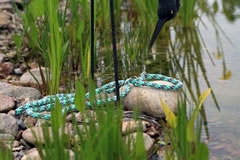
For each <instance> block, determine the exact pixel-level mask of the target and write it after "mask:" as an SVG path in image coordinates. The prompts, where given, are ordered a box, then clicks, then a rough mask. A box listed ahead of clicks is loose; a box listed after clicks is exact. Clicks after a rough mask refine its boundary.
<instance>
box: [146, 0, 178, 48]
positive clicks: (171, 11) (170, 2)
mask: <svg viewBox="0 0 240 160" xmlns="http://www.w3.org/2000/svg"><path fill="white" fill-rule="evenodd" d="M178 10H179V0H158V22H157V25H156V28H155V30H154V33H153V35H152V39H151V42H150V45H149V49H150V48H152V45H153V43H154V41H155V40H156V38H157V36H158V34H159V32H160V31H161V29H162V27H163V25H164V24H165V23H166V22H167V21H169V20H171V19H173V18H174V17H175V16H176V15H177V12H178Z"/></svg>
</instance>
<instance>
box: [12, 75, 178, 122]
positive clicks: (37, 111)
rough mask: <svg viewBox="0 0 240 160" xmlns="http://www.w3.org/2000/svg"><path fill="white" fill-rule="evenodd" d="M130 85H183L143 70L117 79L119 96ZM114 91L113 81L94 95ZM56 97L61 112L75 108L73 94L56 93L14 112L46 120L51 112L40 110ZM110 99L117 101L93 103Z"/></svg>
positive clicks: (50, 105)
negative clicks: (167, 83) (119, 89)
mask: <svg viewBox="0 0 240 160" xmlns="http://www.w3.org/2000/svg"><path fill="white" fill-rule="evenodd" d="M146 80H162V81H166V82H170V83H172V85H164V84H157V83H153V82H151V81H146ZM132 85H134V86H135V87H141V86H148V87H152V88H156V89H162V90H165V91H169V90H178V89H180V88H182V86H183V84H182V82H181V81H179V80H176V79H174V78H172V77H167V76H164V75H161V74H149V73H146V72H143V73H141V75H140V77H134V78H129V79H127V80H119V86H120V87H122V86H124V89H123V90H122V91H121V94H120V97H121V98H123V97H125V96H126V95H127V94H128V93H129V92H130V89H131V86H132ZM114 91H115V82H111V83H108V84H105V85H103V86H102V87H100V88H97V89H96V90H95V92H96V95H97V94H100V93H107V94H110V93H113V92H114ZM56 97H57V98H58V99H59V101H60V104H61V105H62V106H65V107H64V108H63V109H62V113H63V114H64V113H65V112H68V111H69V110H76V106H75V104H74V97H75V94H56V95H51V96H46V97H44V98H42V99H40V100H37V101H34V102H31V103H27V104H25V105H23V106H20V107H19V108H17V109H16V112H15V114H16V115H21V114H23V113H24V112H25V113H26V114H27V115H28V116H31V117H33V118H41V119H45V120H48V119H50V118H51V114H46V113H42V112H44V111H50V110H51V108H52V106H54V104H55V102H56V99H55V98H56ZM85 98H86V105H87V106H88V107H91V103H90V101H89V93H86V95H85ZM112 101H117V97H116V96H113V97H112V98H106V99H104V98H103V99H97V100H96V101H95V102H94V104H93V105H101V104H106V103H109V102H112Z"/></svg>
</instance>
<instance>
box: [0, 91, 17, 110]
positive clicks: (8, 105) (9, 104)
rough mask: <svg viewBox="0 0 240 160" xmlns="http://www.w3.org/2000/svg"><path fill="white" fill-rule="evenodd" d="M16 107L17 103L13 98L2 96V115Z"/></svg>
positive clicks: (0, 96)
mask: <svg viewBox="0 0 240 160" xmlns="http://www.w3.org/2000/svg"><path fill="white" fill-rule="evenodd" d="M14 106H15V102H14V100H13V99H12V98H11V97H8V96H4V95H1V94H0V113H1V112H8V111H10V110H11V109H13V108H14Z"/></svg>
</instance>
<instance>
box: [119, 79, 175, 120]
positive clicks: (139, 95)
mask: <svg viewBox="0 0 240 160" xmlns="http://www.w3.org/2000/svg"><path fill="white" fill-rule="evenodd" d="M151 82H153V83H158V84H165V85H172V83H170V82H165V81H151ZM123 89H124V87H122V88H121V89H120V91H122V90H123ZM178 96H179V91H164V90H161V89H155V88H151V87H147V86H144V87H135V86H132V87H131V90H130V92H129V93H128V95H127V96H126V97H124V99H123V105H124V107H125V108H126V109H128V110H133V108H134V107H136V108H137V109H138V110H139V111H141V112H144V113H147V114H148V115H152V116H154V117H158V118H164V117H165V114H164V112H163V108H162V105H161V102H160V97H161V98H162V99H163V101H164V102H165V103H166V104H167V106H168V107H169V109H171V111H172V112H173V113H177V100H178Z"/></svg>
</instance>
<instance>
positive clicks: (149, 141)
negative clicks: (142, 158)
mask: <svg viewBox="0 0 240 160" xmlns="http://www.w3.org/2000/svg"><path fill="white" fill-rule="evenodd" d="M124 138H125V141H126V142H128V141H129V138H130V141H131V148H132V147H133V142H134V143H135V142H136V140H137V133H136V132H135V133H131V134H128V135H127V136H125V137H124ZM143 140H144V145H145V151H146V152H147V153H149V151H150V150H151V148H152V146H153V144H154V143H153V140H152V138H151V137H150V136H149V135H147V134H146V133H143Z"/></svg>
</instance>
